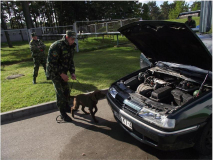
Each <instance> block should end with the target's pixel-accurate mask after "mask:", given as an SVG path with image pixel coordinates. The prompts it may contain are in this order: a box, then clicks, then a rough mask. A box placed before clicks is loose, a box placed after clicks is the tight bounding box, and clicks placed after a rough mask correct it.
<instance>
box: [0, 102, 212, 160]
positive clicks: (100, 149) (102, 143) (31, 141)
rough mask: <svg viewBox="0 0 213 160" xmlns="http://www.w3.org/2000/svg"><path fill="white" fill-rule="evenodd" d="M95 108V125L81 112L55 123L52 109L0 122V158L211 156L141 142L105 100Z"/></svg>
mask: <svg viewBox="0 0 213 160" xmlns="http://www.w3.org/2000/svg"><path fill="white" fill-rule="evenodd" d="M98 109H99V110H98V112H97V113H96V117H97V119H98V120H99V123H98V124H95V123H93V122H92V119H91V116H90V115H84V114H83V113H82V111H78V112H77V113H76V116H75V117H76V118H75V119H73V122H72V123H57V122H56V120H55V119H56V117H57V116H58V115H59V112H58V111H57V110H55V109H53V110H50V111H48V112H43V113H42V114H41V113H39V114H36V115H31V116H29V117H25V118H24V119H18V120H16V121H13V122H10V123H5V124H2V125H1V159H2V160H17V159H18V160H19V159H20V160H31V159H35V160H36V159H38V160H41V159H45V160H55V159H56V160H64V159H69V160H70V159H144V160H146V159H152V160H154V159H212V157H209V156H208V157H204V156H200V155H199V154H198V153H197V152H196V151H195V150H193V149H192V148H189V149H184V150H179V151H170V152H165V151H160V150H157V149H155V148H153V147H150V146H148V145H145V144H142V143H140V142H138V141H137V140H135V139H134V138H133V137H131V136H130V135H129V134H128V133H126V132H125V131H124V130H123V129H122V128H121V127H120V126H119V124H118V123H116V121H115V119H114V117H113V114H112V111H111V109H110V107H109V105H108V103H107V100H106V99H103V100H100V101H99V102H98ZM69 115H70V114H69Z"/></svg>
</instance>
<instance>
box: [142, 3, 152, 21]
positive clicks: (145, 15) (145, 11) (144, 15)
mask: <svg viewBox="0 0 213 160" xmlns="http://www.w3.org/2000/svg"><path fill="white" fill-rule="evenodd" d="M142 10H143V13H142V19H143V20H150V17H149V6H148V5H147V4H146V3H144V4H143V6H142Z"/></svg>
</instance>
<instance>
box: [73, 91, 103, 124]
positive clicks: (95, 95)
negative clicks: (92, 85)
mask: <svg viewBox="0 0 213 160" xmlns="http://www.w3.org/2000/svg"><path fill="white" fill-rule="evenodd" d="M106 93H107V90H103V91H101V90H96V91H94V92H92V93H89V94H79V95H77V96H70V97H71V99H73V106H72V107H71V115H72V117H73V118H74V112H75V111H77V110H78V108H79V106H80V105H81V106H82V108H81V110H82V111H83V112H84V113H85V114H91V116H92V118H93V120H94V122H95V123H98V120H97V119H96V118H95V113H96V112H97V111H98V108H97V103H98V100H100V99H102V98H104V97H105V96H106ZM85 107H88V108H89V111H90V113H89V112H86V111H85V110H84V109H85ZM93 109H95V110H94V111H93Z"/></svg>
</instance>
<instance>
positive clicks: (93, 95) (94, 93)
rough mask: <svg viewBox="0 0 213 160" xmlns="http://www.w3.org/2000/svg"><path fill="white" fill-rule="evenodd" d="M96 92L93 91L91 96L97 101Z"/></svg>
mask: <svg viewBox="0 0 213 160" xmlns="http://www.w3.org/2000/svg"><path fill="white" fill-rule="evenodd" d="M95 95H96V92H93V94H92V96H91V99H92V100H93V101H95V102H97V98H96V96H95Z"/></svg>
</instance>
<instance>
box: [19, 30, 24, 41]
mask: <svg viewBox="0 0 213 160" xmlns="http://www.w3.org/2000/svg"><path fill="white" fill-rule="evenodd" d="M20 35H21V39H22V41H24V37H23V35H22V31H21V30H20Z"/></svg>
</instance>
